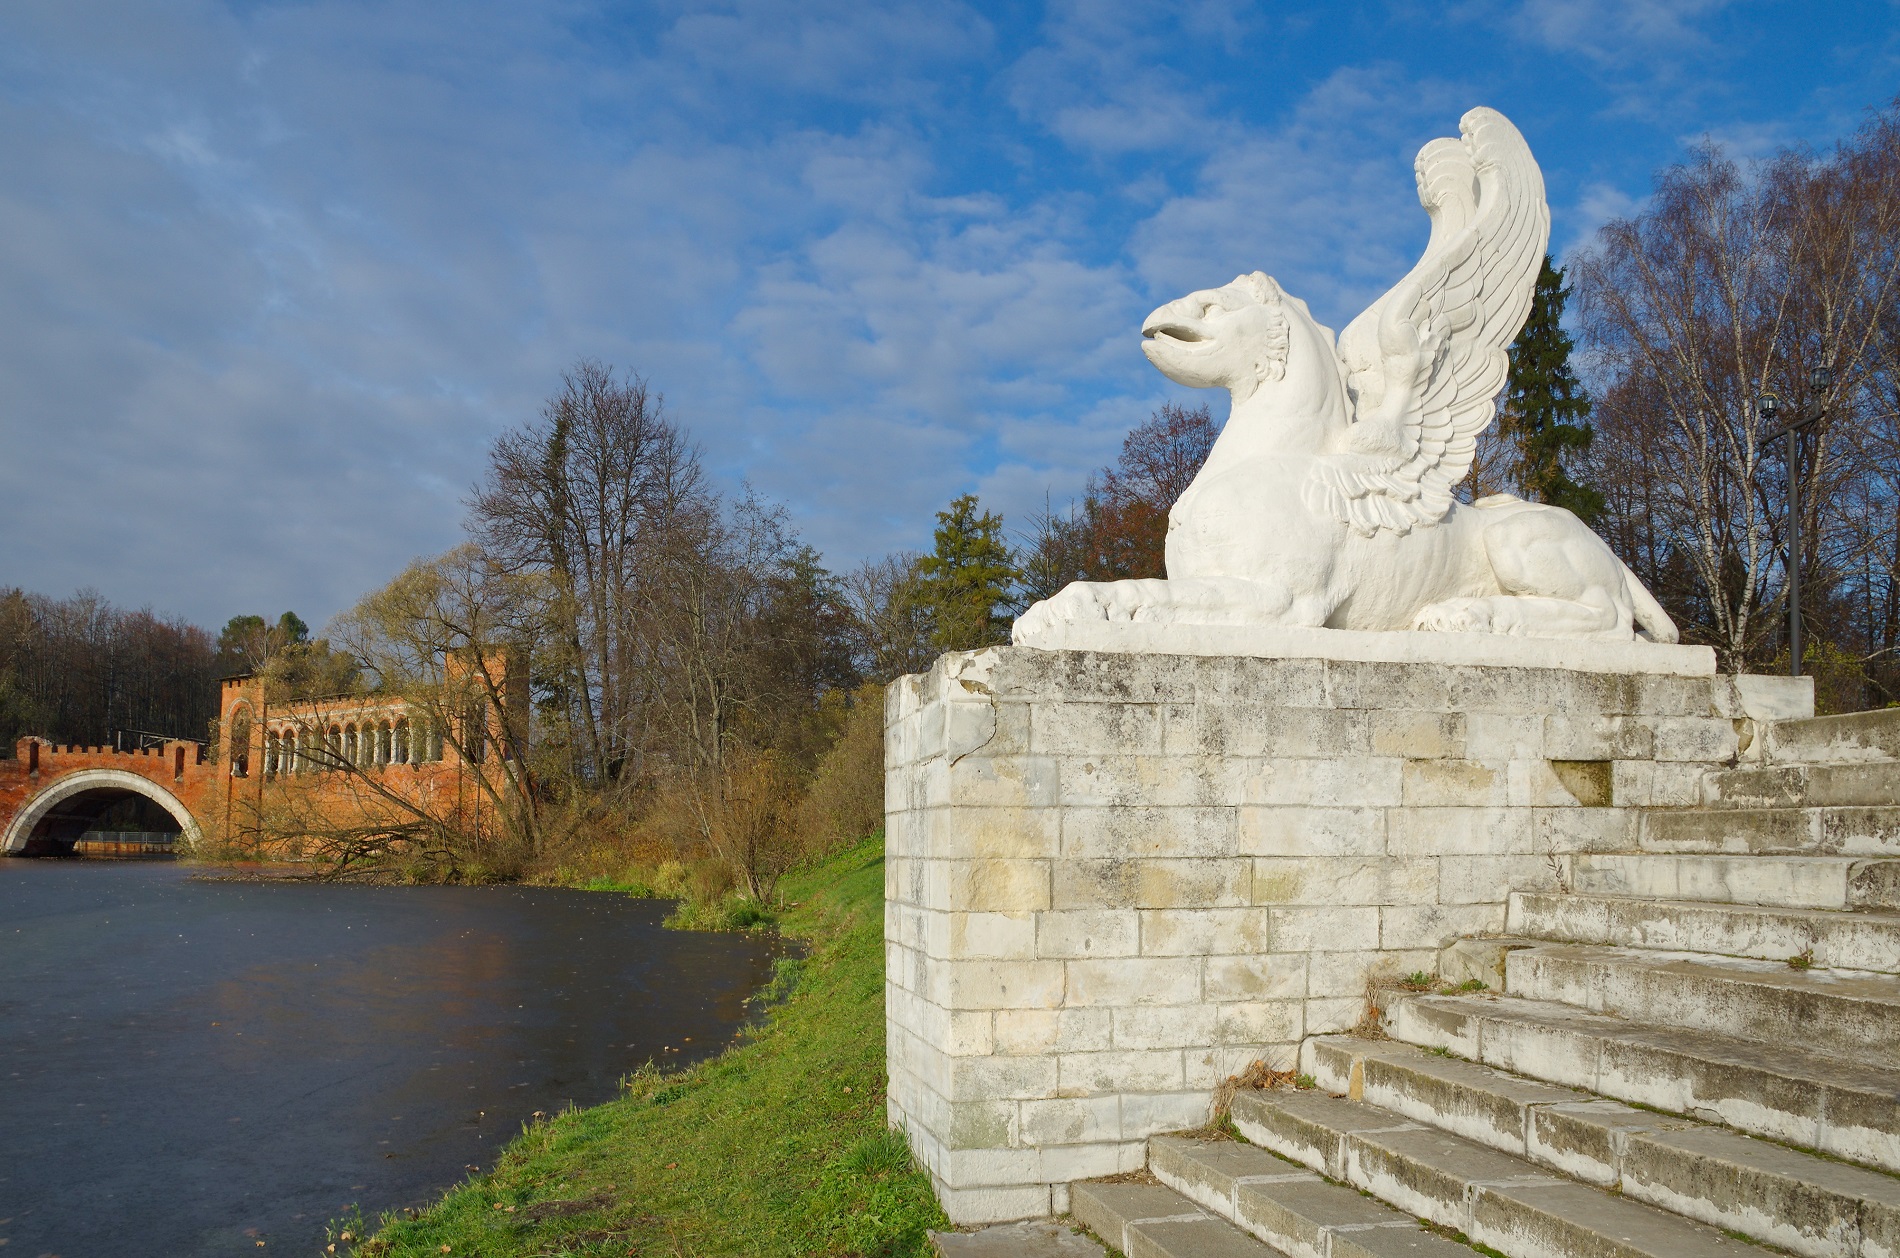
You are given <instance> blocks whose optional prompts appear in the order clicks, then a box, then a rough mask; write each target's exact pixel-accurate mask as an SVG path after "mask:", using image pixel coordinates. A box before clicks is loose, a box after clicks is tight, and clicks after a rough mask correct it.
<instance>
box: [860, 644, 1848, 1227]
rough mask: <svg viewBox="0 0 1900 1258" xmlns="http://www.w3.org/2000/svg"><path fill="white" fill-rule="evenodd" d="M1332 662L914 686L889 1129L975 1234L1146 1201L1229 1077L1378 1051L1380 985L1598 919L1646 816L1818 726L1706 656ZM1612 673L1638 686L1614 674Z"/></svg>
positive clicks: (898, 857)
mask: <svg viewBox="0 0 1900 1258" xmlns="http://www.w3.org/2000/svg"><path fill="white" fill-rule="evenodd" d="M1103 628H1105V629H1122V630H1129V629H1132V630H1137V631H1140V630H1143V629H1144V628H1145V627H1143V626H1104V627H1103ZM1223 632H1225V631H1223ZM1234 632H1243V631H1238V630H1236V631H1234ZM1244 632H1250V633H1253V634H1255V635H1256V637H1258V635H1260V634H1261V633H1263V632H1265V631H1244ZM1278 632H1280V633H1282V634H1287V633H1292V634H1294V635H1295V636H1296V637H1297V636H1298V634H1299V631H1278ZM1306 636H1307V637H1312V638H1313V639H1314V640H1313V641H1312V642H1310V643H1309V642H1306V641H1305V639H1304V638H1301V639H1300V640H1299V641H1294V640H1293V639H1291V638H1289V639H1287V640H1286V641H1285V642H1282V643H1280V644H1279V646H1278V648H1277V649H1279V650H1280V651H1281V652H1282V653H1281V654H1280V655H1279V656H1278V657H1274V658H1262V657H1260V656H1259V655H1258V654H1246V655H1213V654H1195V653H1190V654H1151V653H1130V652H1126V651H1115V650H1109V651H1104V650H1102V649H1100V644H1098V645H1097V649H1095V650H1037V649H1031V648H1025V647H1003V648H993V649H990V650H984V651H976V652H965V653H959V654H951V655H946V656H944V657H943V658H942V659H940V660H938V661H937V663H936V665H935V666H934V667H933V668H932V669H931V670H930V671H929V672H928V673H922V674H916V675H913V676H909V677H904V678H901V679H899V680H898V681H896V682H894V683H893V684H892V685H891V687H890V689H889V691H888V692H887V695H886V752H885V757H886V760H885V763H886V787H885V809H886V813H887V821H888V828H887V847H886V853H887V855H886V883H885V900H886V904H885V935H886V955H887V971H886V1009H887V1030H886V1035H887V1041H888V1048H889V1066H890V1075H891V1081H890V1093H889V1097H890V1100H889V1107H890V1117H891V1121H892V1122H893V1123H901V1124H903V1126H904V1127H905V1129H906V1130H907V1131H908V1133H909V1136H910V1140H911V1145H912V1147H913V1149H915V1151H916V1153H917V1156H918V1158H919V1161H920V1162H921V1163H922V1164H923V1165H924V1166H925V1167H927V1168H928V1169H929V1171H930V1174H931V1176H932V1178H933V1179H934V1181H935V1183H936V1186H937V1190H938V1194H939V1196H940V1198H941V1200H942V1201H943V1204H944V1207H945V1209H946V1210H947V1211H948V1212H949V1213H950V1216H951V1217H952V1218H953V1219H955V1220H957V1221H958V1222H959V1223H977V1222H990V1221H998V1220H1005V1219H1016V1218H1027V1217H1035V1216H1040V1215H1046V1214H1050V1213H1053V1212H1059V1211H1061V1210H1063V1209H1065V1208H1066V1207H1067V1203H1068V1188H1067V1185H1068V1184H1069V1183H1070V1182H1071V1181H1073V1180H1077V1179H1087V1178H1092V1177H1095V1176H1101V1175H1110V1174H1115V1173H1117V1172H1122V1171H1129V1170H1134V1169H1136V1168H1138V1167H1139V1166H1141V1165H1142V1161H1143V1154H1144V1144H1143V1142H1144V1141H1145V1139H1146V1138H1147V1137H1148V1136H1150V1135H1153V1134H1155V1133H1157V1132H1164V1131H1176V1130H1181V1129H1184V1128H1191V1127H1195V1126H1198V1125H1200V1124H1202V1123H1204V1122H1205V1121H1206V1120H1207V1118H1208V1116H1209V1113H1210V1106H1211V1102H1212V1098H1213V1095H1214V1091H1215V1089H1216V1087H1217V1086H1218V1085H1219V1084H1220V1082H1221V1081H1222V1080H1223V1079H1225V1078H1226V1077H1227V1076H1229V1075H1231V1074H1235V1073H1238V1072H1239V1071H1241V1070H1243V1069H1245V1068H1246V1067H1247V1065H1248V1064H1249V1063H1250V1062H1253V1061H1255V1060H1258V1059H1264V1060H1265V1061H1266V1062H1267V1063H1268V1064H1269V1065H1270V1066H1273V1067H1276V1068H1289V1067H1292V1066H1293V1065H1294V1063H1295V1062H1296V1060H1297V1054H1298V1049H1299V1045H1300V1042H1301V1040H1302V1039H1303V1038H1304V1037H1306V1036H1309V1035H1316V1034H1325V1033H1331V1032H1337V1031H1340V1030H1344V1029H1346V1028H1348V1027H1350V1026H1352V1025H1353V1024H1354V1023H1355V1022H1357V1021H1358V1020H1359V1018H1360V1017H1361V1015H1362V1013H1363V1012H1364V1011H1365V1008H1366V990H1367V983H1368V980H1369V979H1372V978H1378V977H1396V976H1400V975H1404V974H1407V973H1410V972H1412V971H1415V970H1424V971H1427V972H1435V971H1436V970H1437V968H1438V950H1439V948H1440V947H1442V946H1443V945H1445V944H1447V943H1449V942H1450V941H1452V940H1455V939H1458V938H1461V937H1464V936H1468V935H1475V934H1482V933H1485V932H1494V933H1495V932H1498V931H1501V930H1502V929H1503V927H1504V919H1505V900H1506V897H1507V895H1508V893H1509V892H1510V891H1512V890H1514V889H1524V890H1529V889H1533V888H1542V889H1552V888H1554V887H1557V886H1559V885H1560V884H1561V885H1565V886H1574V885H1575V882H1574V880H1575V878H1576V876H1577V874H1578V873H1579V872H1580V870H1579V865H1578V857H1579V855H1580V854H1587V853H1591V852H1601V851H1613V850H1623V849H1627V848H1631V847H1633V846H1634V843H1635V840H1634V833H1635V820H1636V813H1635V810H1636V809H1638V808H1641V807H1644V806H1648V805H1671V804H1691V803H1695V802H1698V801H1699V799H1700V791H1701V780H1702V777H1703V774H1704V772H1705V770H1706V769H1708V768H1709V767H1710V766H1714V765H1724V764H1728V763H1731V762H1732V761H1733V760H1734V759H1735V758H1736V756H1737V755H1738V753H1740V752H1741V751H1742V750H1743V749H1745V747H1746V745H1747V744H1748V743H1749V742H1750V741H1752V740H1753V739H1754V737H1755V731H1754V724H1755V722H1756V721H1759V720H1765V719H1781V718H1784V717H1790V716H1798V715H1804V714H1806V713H1808V712H1811V711H1812V689H1811V683H1809V682H1806V681H1792V680H1789V679H1782V678H1759V677H1750V678H1742V679H1736V678H1732V677H1729V676H1726V675H1717V674H1716V673H1715V672H1714V661H1713V658H1712V657H1710V656H1707V653H1706V651H1704V650H1703V649H1701V648H1687V647H1674V648H1671V647H1658V646H1651V645H1649V644H1602V643H1598V644H1592V643H1545V642H1531V643H1529V644H1528V645H1529V646H1530V647H1531V648H1533V649H1535V650H1537V651H1541V652H1542V653H1543V654H1542V655H1541V656H1539V657H1536V658H1539V659H1541V660H1542V661H1543V662H1544V663H1546V664H1548V665H1551V666H1546V667H1526V666H1516V664H1517V663H1518V661H1516V660H1514V659H1513V660H1511V661H1510V662H1509V663H1507V664H1500V663H1476V662H1455V660H1454V661H1453V662H1446V661H1444V660H1433V659H1430V658H1427V659H1420V658H1417V653H1418V652H1419V651H1430V650H1451V651H1466V650H1470V649H1472V648H1470V647H1469V646H1467V645H1464V644H1466V643H1470V642H1472V641H1474V639H1470V638H1461V637H1458V636H1456V635H1431V634H1350V635H1341V637H1340V639H1339V640H1338V647H1339V649H1338V650H1337V651H1335V652H1333V657H1331V658H1329V657H1328V656H1327V654H1326V648H1327V647H1328V643H1327V637H1328V635H1327V633H1326V632H1325V631H1306ZM1346 638H1351V639H1353V640H1354V641H1351V642H1348V641H1346V640H1345V639H1346ZM1361 639H1390V640H1392V641H1391V642H1390V644H1389V648H1380V647H1379V645H1378V644H1377V643H1368V642H1364V641H1359V640H1361ZM1425 639H1430V640H1432V642H1434V643H1440V644H1442V643H1451V644H1452V645H1451V646H1434V645H1432V643H1424V642H1421V640H1425ZM1401 640H1402V641H1401ZM1117 641H1118V642H1120V643H1121V644H1122V645H1127V644H1128V643H1129V639H1128V638H1127V637H1126V636H1124V637H1123V638H1121V639H1118V640H1117ZM1489 641H1490V643H1491V644H1493V645H1496V644H1497V643H1498V642H1499V641H1500V640H1498V639H1490V640H1489ZM1503 641H1504V642H1505V644H1506V647H1505V649H1507V650H1516V649H1519V648H1518V647H1517V646H1515V645H1513V644H1516V643H1523V642H1524V640H1521V639H1517V640H1503ZM1263 642H1264V639H1261V640H1259V641H1254V642H1251V643H1248V644H1239V643H1232V644H1229V645H1230V646H1242V647H1243V648H1244V649H1248V650H1252V651H1259V650H1261V649H1263V646H1262V643H1263ZM1109 645H1110V646H1111V647H1112V646H1114V645H1116V643H1109ZM1193 649H1194V648H1189V650H1190V651H1192V650H1193ZM1265 649H1274V648H1273V644H1266V648H1265ZM1600 649H1615V650H1620V651H1623V652H1625V653H1629V652H1635V653H1636V654H1635V655H1632V656H1630V658H1621V657H1619V658H1618V659H1617V660H1615V661H1613V662H1614V663H1616V664H1617V666H1618V670H1617V671H1589V668H1590V666H1591V664H1592V663H1593V662H1595V663H1598V664H1601V663H1602V662H1603V661H1600V660H1597V657H1596V655H1595V652H1597V651H1598V650H1600ZM1643 652H1649V653H1652V654H1649V655H1648V656H1646V657H1643V658H1638V657H1639V656H1641V653H1643ZM1685 653H1686V654H1685ZM1381 654H1385V655H1393V656H1397V658H1390V659H1387V658H1379V656H1380V655H1381ZM1341 656H1344V658H1340V657H1341ZM1474 658H1475V657H1474ZM1704 660H1706V667H1704V663H1703V662H1704ZM1646 663H1648V664H1650V665H1651V667H1648V668H1645V667H1644V665H1645V664H1646ZM1665 663H1666V664H1667V666H1664V664H1665Z"/></svg>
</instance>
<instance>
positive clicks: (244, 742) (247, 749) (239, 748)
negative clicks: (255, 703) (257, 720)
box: [230, 707, 251, 778]
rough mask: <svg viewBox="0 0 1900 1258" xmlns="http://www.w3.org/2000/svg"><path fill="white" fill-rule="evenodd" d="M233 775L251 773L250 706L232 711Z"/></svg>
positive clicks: (243, 775) (239, 775)
mask: <svg viewBox="0 0 1900 1258" xmlns="http://www.w3.org/2000/svg"><path fill="white" fill-rule="evenodd" d="M230 747H231V776H232V777H234V778H241V777H249V776H250V775H251V713H250V709H248V708H242V707H240V708H237V709H235V710H234V711H233V712H232V713H231V742H230Z"/></svg>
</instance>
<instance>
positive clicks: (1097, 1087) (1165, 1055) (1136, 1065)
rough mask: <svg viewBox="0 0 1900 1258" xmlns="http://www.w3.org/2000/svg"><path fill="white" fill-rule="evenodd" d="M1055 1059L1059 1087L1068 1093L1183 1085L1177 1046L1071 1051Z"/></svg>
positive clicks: (1178, 1087)
mask: <svg viewBox="0 0 1900 1258" xmlns="http://www.w3.org/2000/svg"><path fill="white" fill-rule="evenodd" d="M1056 1061H1057V1062H1058V1063H1059V1065H1060V1068H1061V1091H1062V1093H1063V1094H1064V1095H1068V1096H1099V1095H1101V1094H1103V1093H1120V1092H1170V1091H1175V1092H1178V1091H1180V1090H1181V1088H1182V1087H1183V1086H1184V1084H1183V1082H1182V1073H1181V1050H1180V1049H1178V1048H1173V1049H1117V1050H1112V1051H1110V1052H1106V1053H1074V1054H1070V1055H1068V1056H1064V1057H1059V1058H1057V1059H1056Z"/></svg>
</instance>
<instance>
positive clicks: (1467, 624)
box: [1412, 598, 1491, 633]
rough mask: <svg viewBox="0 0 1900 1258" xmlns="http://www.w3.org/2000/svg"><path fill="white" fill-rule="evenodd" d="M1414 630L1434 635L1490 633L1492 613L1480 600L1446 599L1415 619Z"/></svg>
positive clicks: (1422, 612) (1426, 609)
mask: <svg viewBox="0 0 1900 1258" xmlns="http://www.w3.org/2000/svg"><path fill="white" fill-rule="evenodd" d="M1412 628H1414V629H1424V630H1426V631H1428V632H1434V633H1489V632H1491V611H1490V609H1489V608H1488V607H1486V606H1485V605H1484V603H1483V602H1482V601H1481V600H1479V599H1475V598H1452V599H1446V600H1445V601H1444V602H1442V603H1433V604H1432V605H1431V606H1430V607H1427V608H1425V609H1424V610H1423V611H1421V612H1419V614H1418V615H1417V616H1415V617H1413V618H1412Z"/></svg>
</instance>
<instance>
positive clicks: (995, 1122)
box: [943, 1100, 1017, 1149]
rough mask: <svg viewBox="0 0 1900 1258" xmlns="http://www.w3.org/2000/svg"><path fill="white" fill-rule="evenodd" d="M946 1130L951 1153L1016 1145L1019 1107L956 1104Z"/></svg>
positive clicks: (999, 1103)
mask: <svg viewBox="0 0 1900 1258" xmlns="http://www.w3.org/2000/svg"><path fill="white" fill-rule="evenodd" d="M948 1110H949V1115H948V1117H949V1123H948V1125H947V1126H946V1127H945V1128H943V1130H944V1131H945V1133H946V1136H947V1140H946V1147H947V1148H949V1149H1000V1148H1004V1147H1006V1146H1008V1145H1010V1144H1013V1143H1015V1142H1016V1133H1017V1123H1016V1116H1017V1106H1016V1104H1015V1103H1014V1102H1013V1101H1004V1100H995V1101H954V1102H951V1103H950V1104H949V1106H948Z"/></svg>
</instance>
